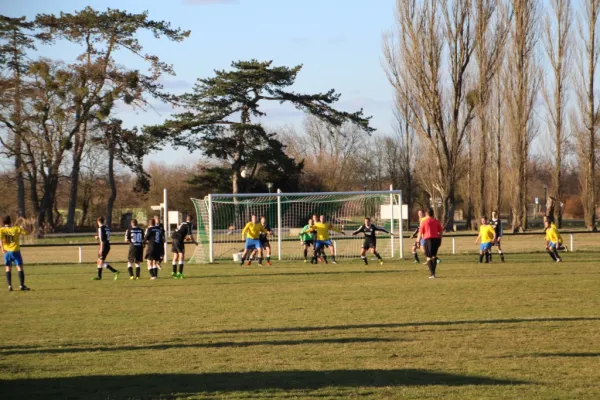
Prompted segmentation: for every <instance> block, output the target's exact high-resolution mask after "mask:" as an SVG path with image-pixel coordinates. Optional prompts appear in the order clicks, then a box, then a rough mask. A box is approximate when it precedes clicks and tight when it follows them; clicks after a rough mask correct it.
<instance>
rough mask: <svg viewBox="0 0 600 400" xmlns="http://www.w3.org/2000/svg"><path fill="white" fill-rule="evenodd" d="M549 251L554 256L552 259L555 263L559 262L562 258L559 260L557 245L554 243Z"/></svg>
mask: <svg viewBox="0 0 600 400" xmlns="http://www.w3.org/2000/svg"><path fill="white" fill-rule="evenodd" d="M551 249H552V253H553V254H554V257H555V258H556V262H561V261H562V258H560V256H559V255H558V243H554V246H552V247H551Z"/></svg>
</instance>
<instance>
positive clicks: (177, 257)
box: [171, 215, 198, 279]
mask: <svg viewBox="0 0 600 400" xmlns="http://www.w3.org/2000/svg"><path fill="white" fill-rule="evenodd" d="M192 228H193V226H192V216H191V215H188V216H187V217H186V218H185V222H184V223H182V224H181V225H179V226H178V227H177V229H176V230H175V232H173V234H172V235H171V238H172V239H173V243H172V244H171V251H172V252H173V272H172V273H171V276H172V277H173V278H174V279H183V278H184V277H183V263H184V260H183V259H184V257H185V239H187V237H188V236H189V237H190V238H191V239H192V242H193V243H194V244H195V245H196V246H198V242H196V239H194V234H193V231H192ZM178 264H179V272H177V265H178Z"/></svg>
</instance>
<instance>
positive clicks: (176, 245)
mask: <svg viewBox="0 0 600 400" xmlns="http://www.w3.org/2000/svg"><path fill="white" fill-rule="evenodd" d="M171 251H172V252H173V253H178V254H185V243H184V242H183V240H173V243H172V244H171Z"/></svg>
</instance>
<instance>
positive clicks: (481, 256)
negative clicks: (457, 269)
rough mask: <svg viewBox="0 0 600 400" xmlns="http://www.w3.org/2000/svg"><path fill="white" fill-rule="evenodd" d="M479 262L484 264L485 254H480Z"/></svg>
mask: <svg viewBox="0 0 600 400" xmlns="http://www.w3.org/2000/svg"><path fill="white" fill-rule="evenodd" d="M479 262H480V263H482V262H483V254H481V253H479Z"/></svg>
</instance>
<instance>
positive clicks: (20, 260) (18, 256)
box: [13, 251, 30, 290]
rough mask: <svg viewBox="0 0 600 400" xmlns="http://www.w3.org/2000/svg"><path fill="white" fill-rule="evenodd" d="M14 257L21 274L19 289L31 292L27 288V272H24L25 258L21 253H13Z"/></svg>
mask: <svg viewBox="0 0 600 400" xmlns="http://www.w3.org/2000/svg"><path fill="white" fill-rule="evenodd" d="M13 257H14V260H15V265H16V266H17V271H18V273H19V288H20V289H21V290H30V289H29V288H28V287H27V286H25V271H24V270H23V257H21V252H20V251H15V252H13Z"/></svg>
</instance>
